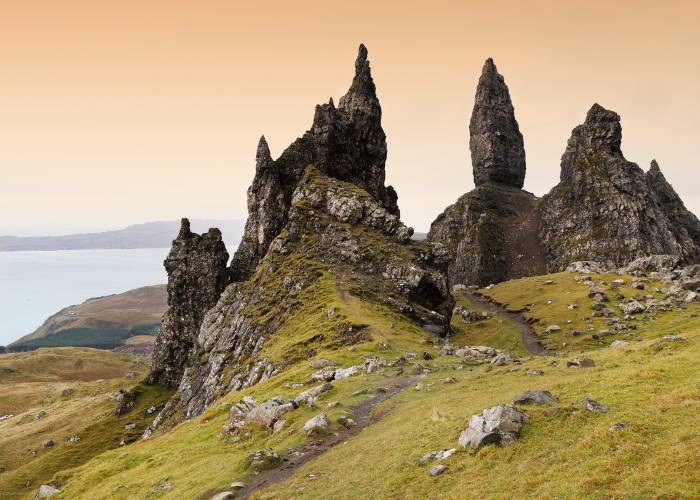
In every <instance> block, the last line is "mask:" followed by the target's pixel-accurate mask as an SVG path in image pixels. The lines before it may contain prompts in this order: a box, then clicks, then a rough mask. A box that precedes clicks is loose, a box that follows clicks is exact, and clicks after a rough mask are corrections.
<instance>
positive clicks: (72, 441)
mask: <svg viewBox="0 0 700 500" xmlns="http://www.w3.org/2000/svg"><path fill="white" fill-rule="evenodd" d="M68 441H69V442H71V443H72V444H75V443H77V442H78V441H80V436H78V435H77V434H73V435H72V436H71V437H70V439H68Z"/></svg>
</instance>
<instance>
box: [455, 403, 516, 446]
mask: <svg viewBox="0 0 700 500" xmlns="http://www.w3.org/2000/svg"><path fill="white" fill-rule="evenodd" d="M529 421H530V419H529V417H528V416H527V415H526V414H525V413H523V412H521V411H520V410H518V409H517V408H515V407H513V406H510V405H499V406H494V407H492V408H487V409H485V410H484V411H483V412H482V413H481V415H474V416H472V418H471V420H470V421H469V426H468V427H467V429H466V430H464V431H463V432H462V434H460V436H459V441H458V443H459V445H460V446H463V447H465V448H474V449H477V448H480V447H481V446H484V445H487V444H499V445H501V446H505V445H508V444H510V443H513V442H515V441H516V440H517V438H518V436H519V434H520V430H521V429H522V427H523V426H524V425H525V424H527V423H528V422H529Z"/></svg>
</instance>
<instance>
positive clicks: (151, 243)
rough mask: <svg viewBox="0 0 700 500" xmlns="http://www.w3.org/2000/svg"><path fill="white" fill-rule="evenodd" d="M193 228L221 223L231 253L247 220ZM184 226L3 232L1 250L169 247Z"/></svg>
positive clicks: (162, 224) (194, 225)
mask: <svg viewBox="0 0 700 500" xmlns="http://www.w3.org/2000/svg"><path fill="white" fill-rule="evenodd" d="M190 223H191V225H192V230H193V231H195V232H198V233H199V232H205V231H207V230H208V229H209V228H210V227H218V228H219V229H220V230H221V233H222V234H223V237H224V241H225V242H226V247H227V248H228V250H229V253H233V251H234V250H235V249H236V247H237V246H238V242H239V240H240V238H241V234H242V233H243V226H244V224H245V221H243V220H239V219H233V220H206V219H200V220H197V219H193V220H191V221H190ZM179 230H180V221H159V222H146V223H144V224H134V225H132V226H128V227H126V228H124V229H117V230H114V231H104V232H101V233H82V234H70V235H65V236H0V252H16V251H21V250H47V251H48V250H96V249H133V248H167V247H170V244H171V243H172V240H173V239H175V237H176V236H177V233H178V231H179Z"/></svg>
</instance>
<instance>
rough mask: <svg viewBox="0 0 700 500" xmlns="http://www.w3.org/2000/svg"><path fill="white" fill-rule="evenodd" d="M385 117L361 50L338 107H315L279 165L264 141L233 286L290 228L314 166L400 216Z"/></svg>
mask: <svg viewBox="0 0 700 500" xmlns="http://www.w3.org/2000/svg"><path fill="white" fill-rule="evenodd" d="M381 118H382V109H381V106H380V105H379V99H378V98H377V94H376V88H375V85H374V81H373V79H372V74H371V71H370V66H369V61H368V60H367V49H366V48H365V46H364V45H360V49H359V53H358V56H357V60H356V62H355V77H354V78H353V81H352V85H351V86H350V89H349V90H348V92H347V94H345V95H344V96H343V97H341V98H340V101H339V103H338V107H336V106H335V105H334V104H333V100H332V99H331V101H330V102H329V103H328V104H323V105H319V106H316V113H315V114H314V120H313V124H312V125H311V129H310V130H309V131H307V132H306V133H305V134H304V136H303V137H301V138H300V139H297V140H296V141H295V142H294V143H293V144H292V145H291V146H289V147H288V148H287V149H286V150H285V151H284V152H283V153H282V155H281V156H280V157H279V158H278V159H277V160H273V159H272V156H271V155H270V150H269V148H268V145H267V142H266V141H265V138H264V137H263V138H261V139H260V143H259V144H258V151H257V155H256V168H255V178H254V179H253V183H252V184H251V186H250V188H249V189H248V212H249V216H248V221H247V223H246V227H245V232H244V234H243V239H242V241H241V245H240V246H239V248H238V250H237V251H236V253H235V255H234V257H233V261H232V263H231V271H232V275H233V279H234V281H243V280H246V279H248V278H249V277H250V276H252V274H253V272H254V271H255V268H256V266H257V265H258V263H259V262H260V260H261V259H262V258H263V256H264V255H265V253H266V252H267V249H268V248H269V246H270V243H271V242H272V240H273V239H274V238H275V236H277V235H278V234H279V233H280V231H281V230H282V228H283V227H284V225H285V224H286V223H287V220H288V216H289V209H290V208H291V204H292V195H293V193H294V190H295V188H296V185H297V183H298V182H299V180H300V179H301V177H302V176H303V174H304V171H305V170H306V167H308V166H309V165H314V166H315V167H316V168H317V169H318V170H319V171H321V172H323V173H325V174H327V175H329V176H331V177H334V178H337V179H341V180H344V181H348V182H351V183H353V184H355V185H357V186H358V187H360V188H362V189H364V190H365V191H367V192H368V193H369V194H370V195H371V196H372V197H373V198H374V199H375V200H377V201H378V202H379V203H380V205H381V206H382V207H383V208H385V209H386V210H387V211H388V212H389V213H391V214H393V215H396V216H397V217H398V215H399V209H398V205H397V195H396V192H395V191H394V188H392V187H391V186H387V187H385V186H384V177H385V170H384V164H385V162H386V153H387V148H386V136H385V134H384V130H383V129H382V125H381Z"/></svg>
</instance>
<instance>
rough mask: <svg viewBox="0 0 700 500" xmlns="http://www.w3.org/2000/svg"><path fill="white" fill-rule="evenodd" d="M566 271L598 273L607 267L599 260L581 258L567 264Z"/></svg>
mask: <svg viewBox="0 0 700 500" xmlns="http://www.w3.org/2000/svg"><path fill="white" fill-rule="evenodd" d="M565 271H566V272H567V273H584V274H598V273H604V272H605V268H604V267H603V265H602V264H600V263H599V262H593V261H592V260H579V261H576V262H572V263H571V264H569V265H568V266H566V269H565Z"/></svg>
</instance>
